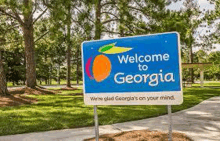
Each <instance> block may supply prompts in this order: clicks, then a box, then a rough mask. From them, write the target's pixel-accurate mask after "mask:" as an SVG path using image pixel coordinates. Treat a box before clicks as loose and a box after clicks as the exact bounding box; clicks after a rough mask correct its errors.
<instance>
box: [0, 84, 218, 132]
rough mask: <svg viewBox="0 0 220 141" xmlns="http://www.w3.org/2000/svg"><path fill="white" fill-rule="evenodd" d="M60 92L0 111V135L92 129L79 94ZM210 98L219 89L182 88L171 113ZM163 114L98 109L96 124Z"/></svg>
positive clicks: (158, 109) (153, 109) (161, 109)
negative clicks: (177, 102) (181, 99)
mask: <svg viewBox="0 0 220 141" xmlns="http://www.w3.org/2000/svg"><path fill="white" fill-rule="evenodd" d="M81 92H82V89H80V90H75V91H62V92H61V93H59V94H55V95H54V94H48V95H29V97H32V98H36V99H38V102H37V103H35V104H31V105H22V106H13V107H2V108H0V115H1V116H0V135H11V134H18V133H27V132H38V131H48V130H55V129H65V128H76V127H84V126H93V125H94V121H93V106H86V105H84V102H83V96H81V95H74V93H81ZM213 96H220V89H219V88H187V89H184V102H183V104H182V105H177V106H172V111H173V112H176V111H179V110H183V109H187V108H190V107H192V106H194V105H196V104H199V103H200V102H202V101H203V100H206V99H208V98H210V97H213ZM166 113H167V108H166V106H143V105H142V106H98V115H99V124H100V125H106V124H113V123H119V122H125V121H132V120H138V119H144V118H149V117H155V116H159V115H163V114H166Z"/></svg>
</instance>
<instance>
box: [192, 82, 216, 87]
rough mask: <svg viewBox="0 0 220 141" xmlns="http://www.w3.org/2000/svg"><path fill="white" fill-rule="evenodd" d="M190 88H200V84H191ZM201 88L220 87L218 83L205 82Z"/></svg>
mask: <svg viewBox="0 0 220 141" xmlns="http://www.w3.org/2000/svg"><path fill="white" fill-rule="evenodd" d="M192 86H200V83H196V84H193V85H192ZM203 86H205V87H209V86H212V87H220V81H205V83H204V84H203Z"/></svg>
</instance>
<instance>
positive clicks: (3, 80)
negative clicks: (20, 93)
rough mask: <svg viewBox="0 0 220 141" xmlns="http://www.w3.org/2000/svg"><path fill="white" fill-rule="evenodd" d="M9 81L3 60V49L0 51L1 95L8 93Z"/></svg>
mask: <svg viewBox="0 0 220 141" xmlns="http://www.w3.org/2000/svg"><path fill="white" fill-rule="evenodd" d="M8 94H9V93H8V89H7V81H6V77H5V72H4V67H3V61H2V51H0V95H1V96H5V95H8Z"/></svg>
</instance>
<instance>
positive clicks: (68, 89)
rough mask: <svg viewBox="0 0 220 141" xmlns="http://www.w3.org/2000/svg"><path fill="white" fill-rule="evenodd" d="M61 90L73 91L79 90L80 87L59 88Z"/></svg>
mask: <svg viewBox="0 0 220 141" xmlns="http://www.w3.org/2000/svg"><path fill="white" fill-rule="evenodd" d="M59 90H65V91H72V90H78V88H73V87H65V88H61V89H59Z"/></svg>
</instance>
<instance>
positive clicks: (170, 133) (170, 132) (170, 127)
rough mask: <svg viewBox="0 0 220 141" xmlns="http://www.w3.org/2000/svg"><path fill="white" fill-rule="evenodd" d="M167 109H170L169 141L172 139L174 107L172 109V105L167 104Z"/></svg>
mask: <svg viewBox="0 0 220 141" xmlns="http://www.w3.org/2000/svg"><path fill="white" fill-rule="evenodd" d="M167 109H168V122H169V133H168V141H172V109H171V105H167Z"/></svg>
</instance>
